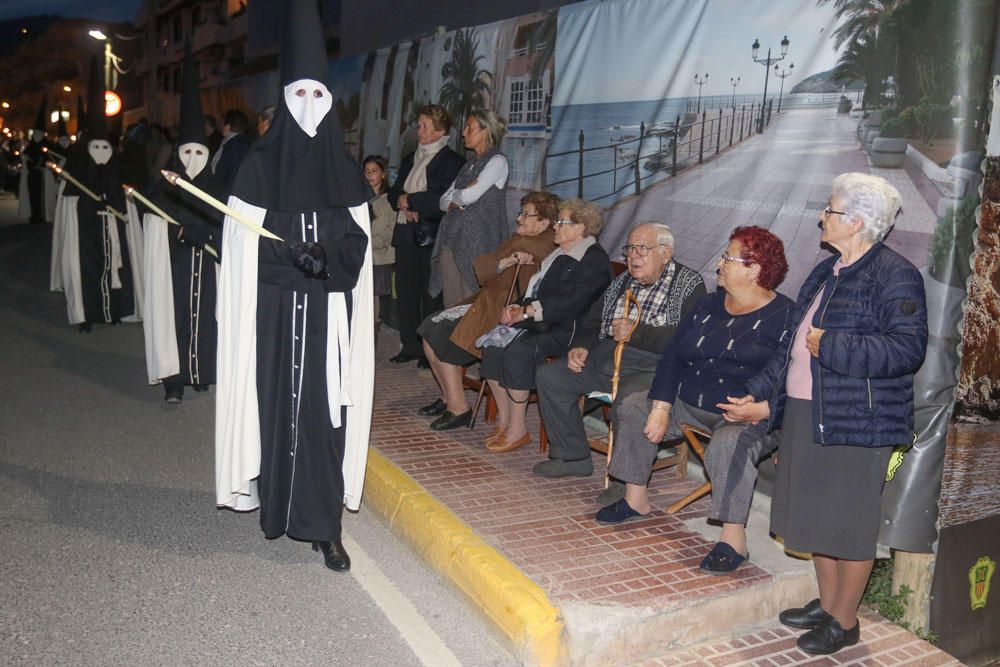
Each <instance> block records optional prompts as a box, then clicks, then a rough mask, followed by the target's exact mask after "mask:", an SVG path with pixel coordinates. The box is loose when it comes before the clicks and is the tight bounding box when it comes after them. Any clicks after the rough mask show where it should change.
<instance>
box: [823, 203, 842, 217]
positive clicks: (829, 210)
mask: <svg viewBox="0 0 1000 667" xmlns="http://www.w3.org/2000/svg"><path fill="white" fill-rule="evenodd" d="M834 213H836V214H837V215H847V213H846V212H845V211H834V210H833V209H832V208H830V207H829V206H827V207H826V208H824V209H823V217H824V218H829V217H830V216H831V215H833V214H834Z"/></svg>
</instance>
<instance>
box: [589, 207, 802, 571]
mask: <svg viewBox="0 0 1000 667" xmlns="http://www.w3.org/2000/svg"><path fill="white" fill-rule="evenodd" d="M717 270H718V274H719V289H718V291H716V292H715V293H713V294H708V295H706V296H705V297H703V298H702V300H701V301H700V302H699V303H698V304H697V305H696V306H695V307H694V309H693V311H692V312H691V314H690V315H689V316H688V317H687V319H685V320H684V321H683V322H681V324H680V326H678V327H677V333H676V334H675V335H674V338H673V340H671V341H670V343H668V344H667V347H666V348H665V349H664V351H663V357H662V358H661V359H660V363H659V365H658V366H657V368H656V377H655V378H654V380H653V385H652V387H651V388H650V390H649V394H648V395H643V394H642V393H637V394H633V395H632V396H629V397H628V398H626V399H625V400H624V401H623V402H622V404H621V407H619V408H618V420H617V422H616V423H617V425H618V430H616V432H615V449H614V455H613V456H612V457H611V465H610V468H609V472H610V474H611V476H613V477H615V478H617V479H620V480H622V481H624V482H626V487H625V498H623V499H622V500H619V501H617V502H616V503H614V504H613V505H608V506H607V507H605V508H604V509H602V510H601V511H600V512H598V513H597V520H598V521H599V522H601V523H621V522H622V521H627V520H629V519H633V518H638V517H641V516H645V515H647V514H649V513H650V512H651V511H652V506H651V505H650V503H649V497H648V495H647V488H646V485H647V483H648V482H649V476H650V474H651V473H652V470H653V463H654V462H655V460H656V450H657V446H658V445H659V443H660V442H661V441H662V440H663V439H664V438H665V437H666V438H679V437H681V435H682V433H681V425H682V424H691V425H693V426H698V427H701V428H705V429H708V430H710V431H713V436H712V441H711V443H710V444H709V446H708V448H707V450H706V451H712V450H713V449H714V450H715V452H714V453H719V452H728V453H730V454H729V455H728V456H726V455H724V456H722V457H719V458H720V459H721V460H719V461H718V465H716V464H715V461H716V459H712V461H711V462H710V460H709V458H706V461H705V463H706V468H707V471H708V475H709V478H710V479H712V485H713V493H712V507H711V508H710V510H709V516H710V517H712V518H718V519H720V520H722V521H724V522H729V523H733V524H734V527H733V528H734V529H733V534H732V535H729V534H726V535H725V538H726V539H729V540H731V542H732V544H730V543H729V542H721V543H720V544H727V545H728V546H729V547H730V550H729V551H732V553H729V551H726V554H728V556H729V557H728V558H722V559H721V561H722V562H716V560H718V559H715V558H714V557H713V558H710V559H706V561H708V562H703V563H702V569H704V570H706V571H709V572H711V573H713V574H725V573H726V572H731V571H732V570H734V569H736V567H738V566H739V565H740V564H741V563H742V562H743V561H744V560H746V558H747V556H748V554H747V552H746V537H745V535H744V534H743V523H744V522H745V521H746V517H745V516H739V517H736V518H734V517H732V516H731V512H730V510H731V509H732V508H730V507H724V506H723V504H724V503H723V499H724V498H725V497H726V494H725V493H723V487H724V486H726V485H727V484H731V485H737V486H740V487H741V488H742V489H743V490H744V491H743V493H742V494H741V495H742V496H743V497H744V502H741V503H739V504H740V505H741V507H740V508H739V511H738V512H736V513H737V514H742V512H743V511H747V512H748V511H749V509H750V497H751V496H752V494H753V484H754V482H755V481H756V476H755V474H754V473H755V470H752V469H751V470H750V471H745V474H744V475H743V479H741V480H737V479H732V480H727V479H726V475H727V472H728V467H729V466H728V462H729V459H730V458H731V453H732V452H733V450H734V449H735V448H736V446H737V442H738V441H739V439H740V435H741V434H742V433H743V431H744V430H745V429H746V427H747V426H748V424H747V423H739V424H728V423H727V422H726V420H725V417H724V413H723V411H722V410H721V409H720V408H719V407H718V406H717V404H719V403H723V402H725V401H726V399H727V397H728V396H735V395H743V394H744V393H745V385H746V382H747V380H749V379H750V378H751V377H752V376H754V375H756V374H757V372H758V371H759V370H760V369H761V368H763V367H764V365H765V364H766V363H767V362H768V360H769V359H770V358H771V355H772V354H773V353H774V350H775V349H777V347H778V345H779V343H780V342H781V340H782V339H783V338H784V337H785V336H786V334H785V326H786V318H787V314H788V309H789V307H790V306H791V303H792V302H791V300H790V299H789V298H788V297H786V296H784V295H783V294H780V293H778V292H776V291H775V288H777V286H778V285H780V284H781V281H782V280H784V278H785V274H786V273H787V272H788V263H787V261H786V260H785V252H784V245H783V244H782V242H781V239H779V238H778V237H777V236H775V235H774V234H772V233H771V232H769V231H767V230H766V229H762V228H760V227H737V228H736V229H735V230H734V231H733V233H732V235H730V237H729V244H728V245H727V246H726V249H725V251H724V252H723V253H722V256H721V257H720V258H719V261H718V269H717ZM751 468H752V467H751ZM744 506H745V507H744ZM721 549H722V550H725V548H724V547H723V548H721ZM713 553H715V551H714V550H713Z"/></svg>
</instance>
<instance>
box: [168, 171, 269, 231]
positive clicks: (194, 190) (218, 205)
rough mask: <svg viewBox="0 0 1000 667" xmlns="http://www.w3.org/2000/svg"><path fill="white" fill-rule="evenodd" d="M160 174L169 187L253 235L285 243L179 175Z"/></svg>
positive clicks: (170, 172) (169, 172) (170, 173)
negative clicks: (230, 219)
mask: <svg viewBox="0 0 1000 667" xmlns="http://www.w3.org/2000/svg"><path fill="white" fill-rule="evenodd" d="M160 173H161V174H163V178H165V179H167V183H170V185H176V186H177V187H179V188H180V189H181V190H184V191H186V192H188V193H190V194H192V195H194V196H195V197H197V198H198V199H200V200H202V201H203V202H205V203H206V204H208V205H209V206H211V207H212V208H214V209H216V210H218V211H222V212H223V213H225V214H226V215H228V216H229V217H230V218H232V219H233V220H235V221H236V222H238V223H240V224H241V225H243V226H244V227H246V228H247V229H249V230H250V231H251V232H253V233H254V234H257V235H259V236H266V237H267V238H269V239H274V240H275V241H281V242H284V241H285V239H283V238H281V237H280V236H277V235H276V234H273V233H271V232H269V231H267V230H266V229H264V228H263V227H261V226H260V225H258V224H257V223H256V222H254V221H253V220H251V219H250V218H248V217H246V216H245V215H243V214H242V213H240V212H239V211H237V210H236V209H234V208H230V207H229V206H226V205H225V204H223V203H222V202H221V201H219V200H218V199H216V198H215V197H213V196H212V195H210V194H208V193H207V192H205V191H204V190H202V189H201V188H199V187H197V186H195V185H194V184H193V183H188V182H187V181H185V180H184V179H183V178H181V177H180V174H177V173H174V172H172V171H167V170H166V169H161V170H160Z"/></svg>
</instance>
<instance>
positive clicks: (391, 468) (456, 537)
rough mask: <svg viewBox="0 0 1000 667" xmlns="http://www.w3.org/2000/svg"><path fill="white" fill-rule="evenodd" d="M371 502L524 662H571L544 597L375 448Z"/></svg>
mask: <svg viewBox="0 0 1000 667" xmlns="http://www.w3.org/2000/svg"><path fill="white" fill-rule="evenodd" d="M364 502H365V504H366V505H368V506H369V507H371V508H372V509H374V510H375V511H376V512H378V513H379V514H381V515H382V516H383V517H384V518H385V519H386V521H388V522H389V524H390V525H391V526H392V528H393V529H394V530H395V531H396V533H397V534H398V535H400V536H401V537H402V538H403V539H405V540H406V541H407V542H409V543H410V545H411V546H412V547H413V548H414V549H415V550H416V551H417V553H418V554H420V556H422V557H423V558H424V560H426V561H427V563H429V564H430V565H431V566H432V567H433V568H434V569H435V570H437V571H438V572H440V573H441V574H443V575H444V576H445V577H447V578H448V579H449V580H450V581H451V582H452V583H454V584H455V585H456V586H457V587H458V588H459V589H461V590H462V592H464V593H465V594H466V595H467V596H468V597H469V599H471V600H472V601H473V602H474V603H475V604H476V605H477V606H479V607H480V608H481V609H482V610H483V612H485V614H486V615H487V616H488V617H489V618H490V620H492V621H493V622H494V623H496V625H497V626H498V627H499V628H500V630H501V631H503V633H504V634H505V635H506V636H507V637H508V638H509V639H510V641H511V642H512V643H513V645H514V647H515V650H516V651H517V653H518V655H519V657H520V658H521V659H522V660H523V661H524V662H525V663H527V664H534V665H556V664H561V663H564V662H565V659H566V655H567V653H566V647H565V645H564V643H563V642H564V637H565V633H564V627H563V621H562V617H561V615H560V613H559V610H558V609H557V608H556V607H555V605H553V604H552V602H551V601H550V600H549V599H548V596H547V595H546V594H545V591H543V590H542V589H541V587H539V586H538V585H537V584H536V583H534V582H533V581H531V579H529V578H528V577H527V576H525V575H524V573H523V572H521V571H520V570H519V569H518V568H517V567H516V566H515V565H513V564H512V563H511V562H510V561H508V560H507V559H506V558H504V557H503V556H502V555H500V553H499V552H498V551H497V550H496V549H494V548H493V547H491V546H490V545H488V544H486V542H484V541H483V540H482V539H481V538H479V537H478V536H477V535H476V534H475V532H474V531H473V530H472V529H471V528H470V527H469V526H468V525H467V524H466V523H465V522H464V521H462V520H461V519H459V518H458V517H457V516H455V515H454V514H453V513H452V512H451V510H449V509H448V508H447V507H446V506H445V505H444V504H442V503H441V502H439V501H438V500H436V499H435V498H434V497H433V496H432V495H431V494H430V493H429V492H428V491H427V490H426V489H424V488H423V487H422V486H421V485H420V484H418V483H417V482H416V481H414V480H413V479H412V478H411V477H410V476H409V475H407V474H406V473H405V472H403V471H402V470H400V469H399V468H397V467H396V466H395V465H394V464H393V463H392V462H391V461H389V460H388V459H387V458H385V457H384V456H382V455H381V454H379V453H378V452H377V451H376V450H375V449H374V448H372V449H369V451H368V468H367V474H366V476H365V492H364Z"/></svg>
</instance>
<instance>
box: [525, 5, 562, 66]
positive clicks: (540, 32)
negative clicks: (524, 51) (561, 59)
mask: <svg viewBox="0 0 1000 667" xmlns="http://www.w3.org/2000/svg"><path fill="white" fill-rule="evenodd" d="M557 17H558V14H557V13H556V12H554V11H550V12H548V13H546V15H545V18H544V19H542V20H541V21H539V22H538V24H537V25H535V27H534V28H533V29H532V31H531V35H530V36H529V37H528V53H530V54H531V82H532V83H538V82H539V81H540V80H541V79H542V76H543V75H544V74H545V68H546V67H548V65H549V61H550V60H551V59H552V58H554V57H555V54H556V28H557V24H556V21H557Z"/></svg>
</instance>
